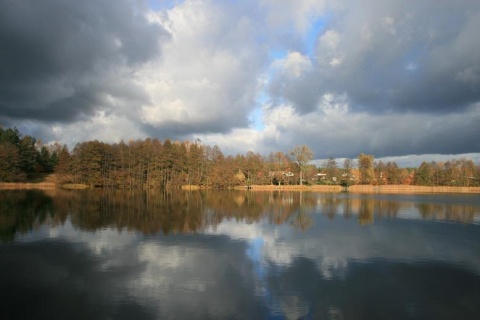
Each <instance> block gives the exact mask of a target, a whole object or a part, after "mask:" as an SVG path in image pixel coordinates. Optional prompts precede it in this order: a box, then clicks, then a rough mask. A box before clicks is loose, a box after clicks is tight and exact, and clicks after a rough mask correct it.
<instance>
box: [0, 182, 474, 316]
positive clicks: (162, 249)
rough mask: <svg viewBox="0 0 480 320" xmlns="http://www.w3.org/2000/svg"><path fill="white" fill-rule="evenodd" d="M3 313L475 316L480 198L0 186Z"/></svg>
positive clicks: (0, 303) (0, 309)
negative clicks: (42, 189)
mask: <svg viewBox="0 0 480 320" xmlns="http://www.w3.org/2000/svg"><path fill="white" fill-rule="evenodd" d="M0 288H1V289H2V290H1V291H0V292H1V293H0V295H1V296H0V318H1V319H139V320H141V319H475V320H478V319H480V195H375V194H369V195H359V194H347V193H328V194H325V193H300V192H294V193H290V192H283V193H280V192H264V193H245V192H211V191H210V192H181V193H180V192H178V193H162V192H157V193H125V192H105V191H98V190H97V191H75V192H67V191H59V190H57V191H49V192H40V191H0Z"/></svg>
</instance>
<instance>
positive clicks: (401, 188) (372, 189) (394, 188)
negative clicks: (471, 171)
mask: <svg viewBox="0 0 480 320" xmlns="http://www.w3.org/2000/svg"><path fill="white" fill-rule="evenodd" d="M235 190H251V191H311V192H342V191H345V192H351V193H398V194H402V193H470V194H476V193H480V187H443V186H412V185H352V186H349V187H348V188H346V187H342V186H338V185H335V186H322V185H314V186H299V185H295V186H272V185H252V186H249V188H246V187H245V186H242V187H237V188H235Z"/></svg>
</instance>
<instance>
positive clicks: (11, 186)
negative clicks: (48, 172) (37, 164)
mask: <svg viewBox="0 0 480 320" xmlns="http://www.w3.org/2000/svg"><path fill="white" fill-rule="evenodd" d="M56 187H57V186H56V184H55V183H52V182H0V189H4V190H24V189H42V190H46V189H55V188H56Z"/></svg>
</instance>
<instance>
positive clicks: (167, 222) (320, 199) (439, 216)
mask: <svg viewBox="0 0 480 320" xmlns="http://www.w3.org/2000/svg"><path fill="white" fill-rule="evenodd" d="M402 197H403V199H392V198H386V199H381V198H380V199H378V198H375V197H374V196H368V195H367V196H365V195H364V196H362V195H348V194H320V193H317V194H316V193H302V192H258V193H249V192H247V193H246V192H170V193H164V192H146V193H136V192H119V191H105V190H95V191H75V192H72V191H64V190H56V191H48V192H46V193H45V192H41V191H0V239H1V240H3V241H8V240H12V239H14V237H15V234H16V233H17V232H20V233H22V232H28V231H30V230H33V229H35V228H37V227H38V226H39V225H41V224H44V223H48V224H49V225H51V226H54V225H57V224H64V223H65V221H66V220H67V218H68V219H70V220H71V223H72V224H73V225H74V226H75V227H77V228H80V229H82V230H88V231H95V230H97V229H103V228H115V229H118V230H122V229H124V228H126V229H127V230H132V231H139V232H142V233H144V234H156V233H159V232H161V233H163V234H170V233H173V234H175V233H191V232H201V231H203V230H205V228H207V227H213V228H215V227H216V226H217V225H218V224H220V223H222V221H224V220H229V219H234V220H235V221H242V222H246V223H258V222H260V221H262V220H264V219H265V220H267V221H268V222H270V223H272V224H275V225H281V224H289V225H292V226H293V227H295V228H296V229H299V230H303V231H305V230H307V229H309V228H310V227H311V226H312V223H313V219H312V214H317V213H320V214H322V215H325V216H326V217H328V218H329V219H335V218H336V217H338V216H343V217H344V218H345V219H352V218H355V219H356V220H357V221H358V223H359V224H361V225H366V224H372V223H374V220H375V217H381V218H384V217H388V218H396V217H406V218H410V219H411V218H422V219H428V220H442V221H456V222H462V223H472V222H478V221H479V220H480V219H479V216H480V208H479V204H478V202H480V200H478V199H479V197H478V196H472V195H467V196H458V195H457V196H456V197H453V196H450V197H451V199H450V201H447V202H445V201H441V202H435V201H438V199H434V198H433V199H432V197H428V198H427V199H426V200H427V201H426V202H424V201H423V200H425V199H422V197H421V196H402ZM439 199H443V200H445V196H444V197H440V198H439ZM465 199H467V200H468V201H466V202H467V203H465ZM476 201H478V202H476Z"/></svg>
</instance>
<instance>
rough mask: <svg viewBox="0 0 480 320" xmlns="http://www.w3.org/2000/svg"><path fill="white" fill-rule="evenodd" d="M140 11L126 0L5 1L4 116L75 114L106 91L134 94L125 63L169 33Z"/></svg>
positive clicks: (150, 52) (1, 7)
mask: <svg viewBox="0 0 480 320" xmlns="http://www.w3.org/2000/svg"><path fill="white" fill-rule="evenodd" d="M142 10H143V9H142V7H141V6H138V4H137V3H136V2H134V1H129V0H121V1H109V0H85V1H61V0H43V1H35V0H18V1H17V0H15V1H13V0H6V1H2V2H1V3H0V117H3V118H17V119H32V120H35V119H39V120H59V121H72V120H74V119H76V118H77V117H78V116H79V115H81V114H89V113H91V112H92V111H93V110H94V108H96V107H98V105H99V104H102V105H103V106H104V107H106V106H107V104H106V103H105V101H104V100H105V96H107V95H109V94H113V95H115V96H116V97H119V98H124V99H127V100H131V98H132V97H131V92H132V90H131V89H130V88H129V87H130V86H131V85H130V84H129V83H128V81H121V80H120V78H121V77H126V76H128V73H127V74H125V71H122V70H123V69H122V68H124V67H126V68H128V67H129V66H132V65H137V64H141V63H142V62H145V61H147V60H148V59H150V58H152V57H154V56H155V55H157V54H158V47H159V46H158V39H159V38H160V37H161V36H162V35H165V34H166V33H165V31H164V30H162V29H161V28H160V27H158V26H157V25H153V24H150V23H149V22H148V21H147V20H146V18H145V15H144V13H143V12H142ZM112 78H113V79H114V80H115V81H113V82H112ZM135 99H137V100H138V99H140V100H141V99H144V97H143V96H142V94H141V93H136V97H135Z"/></svg>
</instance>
